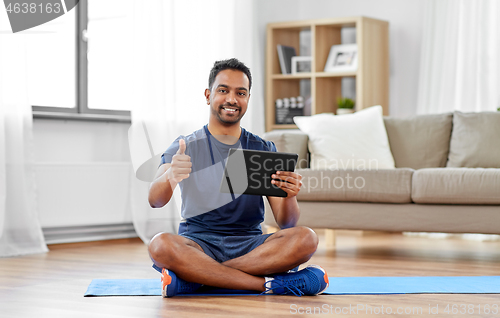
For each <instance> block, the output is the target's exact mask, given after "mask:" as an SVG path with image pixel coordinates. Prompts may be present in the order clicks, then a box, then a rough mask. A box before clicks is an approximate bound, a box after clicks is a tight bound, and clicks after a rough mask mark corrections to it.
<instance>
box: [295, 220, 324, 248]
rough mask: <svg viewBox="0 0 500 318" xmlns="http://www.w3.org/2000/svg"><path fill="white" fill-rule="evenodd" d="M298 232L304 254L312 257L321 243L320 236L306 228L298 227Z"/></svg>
mask: <svg viewBox="0 0 500 318" xmlns="http://www.w3.org/2000/svg"><path fill="white" fill-rule="evenodd" d="M296 231H297V233H296V235H297V237H298V239H299V242H300V244H299V245H300V248H301V249H303V251H304V253H305V254H310V255H312V254H313V253H314V252H316V249H317V248H318V242H319V240H318V235H316V233H315V232H314V231H313V230H312V229H310V228H308V227H305V226H298V227H296Z"/></svg>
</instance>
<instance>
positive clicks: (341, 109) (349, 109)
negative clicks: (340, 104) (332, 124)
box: [337, 108, 354, 115]
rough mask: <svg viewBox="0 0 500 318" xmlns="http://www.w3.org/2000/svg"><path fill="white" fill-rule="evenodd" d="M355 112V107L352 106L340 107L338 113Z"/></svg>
mask: <svg viewBox="0 0 500 318" xmlns="http://www.w3.org/2000/svg"><path fill="white" fill-rule="evenodd" d="M352 113H354V109H352V108H338V109H337V115H345V114H352Z"/></svg>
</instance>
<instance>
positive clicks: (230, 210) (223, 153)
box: [161, 125, 276, 235]
mask: <svg viewBox="0 0 500 318" xmlns="http://www.w3.org/2000/svg"><path fill="white" fill-rule="evenodd" d="M181 138H183V139H184V140H185V141H186V152H185V153H186V154H187V155H189V156H190V157H191V162H192V164H193V166H192V172H191V174H190V176H189V178H187V179H184V180H183V181H181V182H180V183H179V186H180V189H181V196H182V207H181V214H182V216H183V217H184V218H185V219H186V228H185V229H183V231H182V232H184V233H200V232H202V233H212V234H220V235H260V234H262V229H261V226H260V224H261V223H262V222H263V221H264V201H263V199H262V196H257V195H247V194H243V195H235V196H234V197H232V196H231V194H229V193H221V192H220V184H221V181H222V177H223V175H224V165H225V161H226V159H227V157H228V153H229V149H230V148H243V149H253V150H264V151H274V152H275V151H276V146H275V145H274V143H272V142H270V141H265V140H263V139H262V138H260V137H259V136H257V135H254V134H252V133H250V132H248V131H246V130H245V129H244V128H242V129H241V136H240V138H239V140H238V142H237V143H236V144H234V145H227V144H224V143H222V142H220V141H218V140H217V139H216V138H214V137H213V136H212V135H211V134H210V132H209V131H208V127H207V126H206V125H205V126H204V127H203V128H202V129H199V130H197V131H195V132H193V133H192V134H190V135H187V136H179V137H178V138H177V139H176V140H175V141H174V142H173V143H172V145H170V147H169V148H168V149H167V150H166V151H165V153H164V154H163V155H162V158H161V163H162V164H164V163H170V162H171V161H172V156H173V155H175V154H176V153H177V150H178V148H179V140H180V139H181Z"/></svg>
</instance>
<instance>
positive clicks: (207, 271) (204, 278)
mask: <svg viewBox="0 0 500 318" xmlns="http://www.w3.org/2000/svg"><path fill="white" fill-rule="evenodd" d="M149 254H150V256H151V259H152V260H153V262H154V263H155V265H156V266H158V267H161V268H166V269H168V270H171V271H173V272H174V273H175V274H176V275H177V276H178V277H180V278H182V279H184V280H186V281H189V282H194V283H199V284H204V285H209V286H213V287H219V288H229V289H244V290H258V291H264V290H265V288H264V283H265V279H264V278H263V277H257V276H253V275H250V274H247V273H245V272H242V271H240V270H238V269H234V268H231V267H228V266H225V265H222V264H220V263H219V262H217V261H215V260H213V259H212V258H210V257H209V256H208V255H206V254H205V253H204V252H203V249H202V248H201V247H200V246H199V245H198V244H196V243H195V242H193V241H192V240H190V239H187V238H185V237H182V236H179V235H175V234H167V233H163V234H158V235H156V236H155V237H154V238H153V239H152V240H151V243H150V244H149Z"/></svg>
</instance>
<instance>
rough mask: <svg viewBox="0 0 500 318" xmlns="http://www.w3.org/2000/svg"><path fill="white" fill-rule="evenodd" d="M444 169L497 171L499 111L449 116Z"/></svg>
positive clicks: (499, 128) (498, 158) (499, 136)
mask: <svg viewBox="0 0 500 318" xmlns="http://www.w3.org/2000/svg"><path fill="white" fill-rule="evenodd" d="M447 166H448V167H470V168H500V112H482V113H461V112H455V113H454V114H453V131H452V134H451V141H450V154H449V156H448V164H447Z"/></svg>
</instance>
